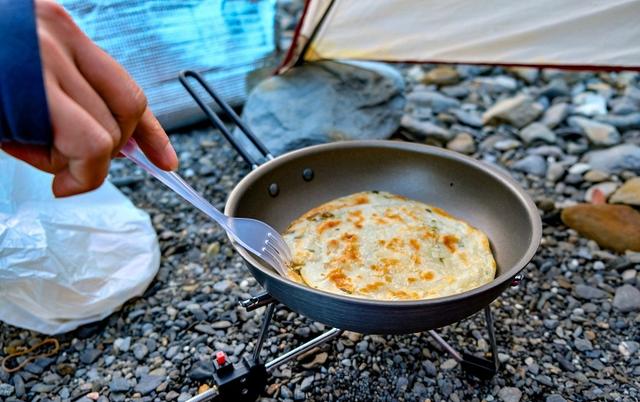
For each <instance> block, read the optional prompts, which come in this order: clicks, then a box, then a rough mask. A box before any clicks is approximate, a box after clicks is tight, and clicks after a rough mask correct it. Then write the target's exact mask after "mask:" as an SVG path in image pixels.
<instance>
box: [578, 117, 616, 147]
mask: <svg viewBox="0 0 640 402" xmlns="http://www.w3.org/2000/svg"><path fill="white" fill-rule="evenodd" d="M569 125H571V126H574V127H578V128H580V129H581V130H582V131H583V132H584V133H585V135H586V136H587V138H589V141H591V142H592V143H593V144H594V145H599V146H609V145H615V144H618V143H619V142H620V133H619V132H618V130H617V129H616V128H615V127H614V126H611V125H609V124H605V123H600V122H597V121H595V120H589V119H587V118H584V117H579V116H573V117H570V118H569Z"/></svg>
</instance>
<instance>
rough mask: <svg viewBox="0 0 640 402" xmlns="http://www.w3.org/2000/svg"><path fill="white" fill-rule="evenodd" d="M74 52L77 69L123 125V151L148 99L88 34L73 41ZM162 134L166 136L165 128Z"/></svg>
mask: <svg viewBox="0 0 640 402" xmlns="http://www.w3.org/2000/svg"><path fill="white" fill-rule="evenodd" d="M72 51H73V55H74V60H75V64H76V66H77V67H78V70H79V71H80V73H81V74H82V75H83V76H84V78H85V79H86V80H87V81H88V82H89V84H90V85H91V86H92V87H93V89H94V90H95V91H96V92H97V93H98V94H99V95H100V96H101V97H102V99H103V100H104V102H105V103H106V105H107V107H108V108H109V110H110V111H111V114H112V115H113V117H114V118H115V120H116V121H117V122H118V125H119V126H120V130H121V132H122V138H121V140H120V141H119V143H118V144H117V146H116V149H117V150H120V148H121V147H122V146H123V145H124V144H125V143H126V141H127V139H128V138H129V137H130V136H131V135H132V133H133V132H134V130H135V129H136V127H137V126H138V124H139V123H140V119H141V118H142V116H143V114H144V113H145V111H146V110H147V98H146V97H145V95H144V93H143V92H142V89H140V87H139V86H138V85H137V84H136V83H135V82H134V81H133V79H132V78H131V77H130V76H129V74H128V73H127V72H126V71H125V69H124V68H123V67H122V66H120V65H119V64H118V63H117V62H116V61H115V60H114V59H112V58H111V57H110V56H109V55H108V54H107V53H105V52H104V51H103V50H102V49H100V48H99V47H97V46H96V45H95V44H94V43H93V42H91V41H90V40H89V39H88V38H87V37H83V38H79V39H78V40H77V41H76V42H74V48H73V49H72ZM160 130H162V128H160ZM162 135H163V136H165V137H166V134H165V133H164V130H162Z"/></svg>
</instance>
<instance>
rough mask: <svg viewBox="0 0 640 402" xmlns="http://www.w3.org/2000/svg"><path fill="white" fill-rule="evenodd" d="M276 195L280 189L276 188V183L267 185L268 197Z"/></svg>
mask: <svg viewBox="0 0 640 402" xmlns="http://www.w3.org/2000/svg"><path fill="white" fill-rule="evenodd" d="M278 194H280V187H278V183H271V184H269V195H270V196H272V197H276V196H277V195H278Z"/></svg>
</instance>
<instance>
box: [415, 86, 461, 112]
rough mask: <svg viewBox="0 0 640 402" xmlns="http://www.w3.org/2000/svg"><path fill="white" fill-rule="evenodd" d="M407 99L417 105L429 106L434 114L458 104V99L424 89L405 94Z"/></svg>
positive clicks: (455, 106)
mask: <svg viewBox="0 0 640 402" xmlns="http://www.w3.org/2000/svg"><path fill="white" fill-rule="evenodd" d="M407 101H408V102H409V103H412V104H415V105H417V106H421V107H426V108H429V109H431V110H432V111H433V113H436V114H437V113H442V112H446V111H447V110H449V109H453V108H457V107H459V106H460V101H458V100H457V99H454V98H451V97H449V96H446V95H443V94H441V93H440V92H435V91H426V90H419V91H413V92H411V93H410V94H408V95H407Z"/></svg>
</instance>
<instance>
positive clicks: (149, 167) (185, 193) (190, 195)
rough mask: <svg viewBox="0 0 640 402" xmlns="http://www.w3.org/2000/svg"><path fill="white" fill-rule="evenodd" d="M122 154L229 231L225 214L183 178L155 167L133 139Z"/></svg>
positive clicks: (123, 148) (128, 142)
mask: <svg viewBox="0 0 640 402" xmlns="http://www.w3.org/2000/svg"><path fill="white" fill-rule="evenodd" d="M120 152H121V153H122V154H123V155H124V156H126V157H127V158H128V159H129V160H131V161H132V162H134V163H135V164H136V165H138V166H140V167H141V168H142V169H144V170H145V171H147V172H148V173H149V174H150V175H152V176H153V177H155V178H156V179H158V180H160V181H161V182H162V183H164V184H165V185H166V186H167V187H169V188H170V189H172V190H173V191H175V192H176V193H177V194H178V195H180V196H181V197H182V198H184V199H185V200H187V201H188V202H189V203H190V204H191V205H193V206H194V207H196V208H198V209H199V210H200V211H202V212H204V213H205V214H207V215H208V216H210V217H211V218H212V219H213V220H215V221H216V222H218V223H219V224H220V225H221V226H223V227H224V228H225V229H227V230H229V229H230V228H229V225H228V222H227V221H228V219H227V216H226V215H225V214H223V213H222V212H220V211H218V210H217V209H216V208H215V207H214V206H213V205H211V204H210V203H209V202H208V201H207V200H205V199H204V198H203V197H202V196H201V195H200V194H199V193H198V192H197V191H196V190H194V189H193V188H192V187H191V186H190V185H189V184H188V183H187V182H186V181H184V179H183V178H182V177H180V176H179V175H178V174H177V173H175V172H167V171H165V170H162V169H160V168H159V167H157V166H156V165H154V164H153V163H152V162H151V161H150V160H149V159H148V158H147V157H146V155H145V154H144V153H143V152H142V150H140V147H139V146H138V144H137V143H136V141H135V140H134V139H133V138H130V139H129V141H127V143H126V144H125V146H124V147H122V149H121V150H120Z"/></svg>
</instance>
